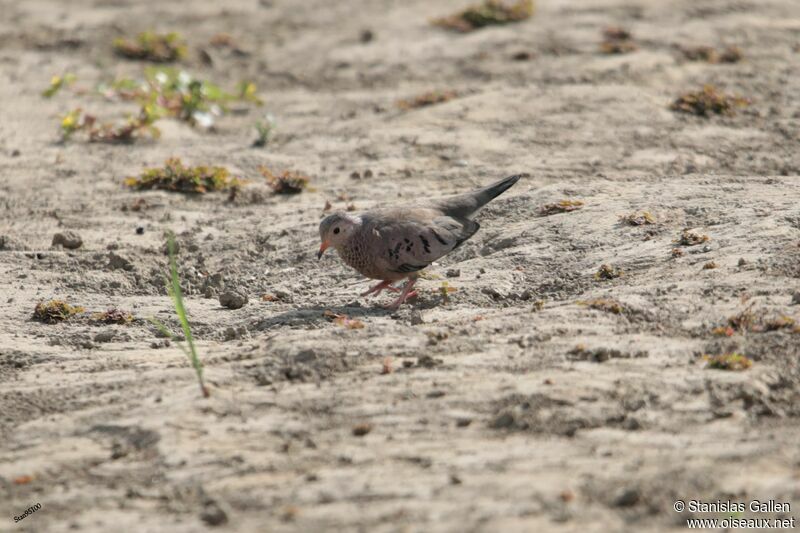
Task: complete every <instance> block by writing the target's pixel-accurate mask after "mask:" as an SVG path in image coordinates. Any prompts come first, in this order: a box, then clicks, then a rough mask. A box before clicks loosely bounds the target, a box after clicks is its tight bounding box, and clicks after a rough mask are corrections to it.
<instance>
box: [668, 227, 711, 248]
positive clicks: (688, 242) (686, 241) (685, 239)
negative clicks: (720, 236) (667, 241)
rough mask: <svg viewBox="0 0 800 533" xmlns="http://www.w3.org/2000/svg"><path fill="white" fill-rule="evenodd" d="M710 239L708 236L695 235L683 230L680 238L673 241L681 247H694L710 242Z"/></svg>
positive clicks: (690, 231) (695, 233)
mask: <svg viewBox="0 0 800 533" xmlns="http://www.w3.org/2000/svg"><path fill="white" fill-rule="evenodd" d="M710 240H711V238H710V237H709V236H708V235H705V234H702V233H697V232H694V231H692V230H689V229H685V230H683V232H681V236H680V237H678V239H677V240H676V241H675V242H677V243H678V244H680V245H681V246H695V245H697V244H702V243H704V242H708V241H710Z"/></svg>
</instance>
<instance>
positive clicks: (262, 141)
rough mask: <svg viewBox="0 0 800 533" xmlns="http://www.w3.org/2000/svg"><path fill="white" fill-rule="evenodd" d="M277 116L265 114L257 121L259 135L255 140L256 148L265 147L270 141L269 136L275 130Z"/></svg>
mask: <svg viewBox="0 0 800 533" xmlns="http://www.w3.org/2000/svg"><path fill="white" fill-rule="evenodd" d="M275 124H276V123H275V117H273V116H272V115H271V114H269V113H268V114H266V115H264V118H263V119H261V120H258V121H256V132H258V137H257V138H256V140H255V141H253V146H254V147H256V148H263V147H265V146H266V145H267V144H268V143H269V138H270V137H271V136H272V132H273V130H275Z"/></svg>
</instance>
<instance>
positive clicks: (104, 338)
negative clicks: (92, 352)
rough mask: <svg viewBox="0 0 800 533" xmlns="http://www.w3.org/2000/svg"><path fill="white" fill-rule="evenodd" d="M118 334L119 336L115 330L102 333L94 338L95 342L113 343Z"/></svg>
mask: <svg viewBox="0 0 800 533" xmlns="http://www.w3.org/2000/svg"><path fill="white" fill-rule="evenodd" d="M116 334H117V332H116V331H114V330H113V329H109V330H105V331H101V332H100V333H98V334H97V335H95V336H94V341H95V342H111V340H112V339H113V338H114V335H116Z"/></svg>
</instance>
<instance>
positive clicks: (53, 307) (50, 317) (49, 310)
mask: <svg viewBox="0 0 800 533" xmlns="http://www.w3.org/2000/svg"><path fill="white" fill-rule="evenodd" d="M84 311H85V309H84V308H83V307H80V306H72V305H70V304H68V303H67V302H65V301H64V300H50V301H49V302H39V303H38V304H36V308H35V309H34V310H33V319H34V320H38V321H39V322H44V323H45V324H56V323H58V322H63V321H64V320H68V319H69V318H71V317H73V316H75V315H77V314H79V313H83V312H84Z"/></svg>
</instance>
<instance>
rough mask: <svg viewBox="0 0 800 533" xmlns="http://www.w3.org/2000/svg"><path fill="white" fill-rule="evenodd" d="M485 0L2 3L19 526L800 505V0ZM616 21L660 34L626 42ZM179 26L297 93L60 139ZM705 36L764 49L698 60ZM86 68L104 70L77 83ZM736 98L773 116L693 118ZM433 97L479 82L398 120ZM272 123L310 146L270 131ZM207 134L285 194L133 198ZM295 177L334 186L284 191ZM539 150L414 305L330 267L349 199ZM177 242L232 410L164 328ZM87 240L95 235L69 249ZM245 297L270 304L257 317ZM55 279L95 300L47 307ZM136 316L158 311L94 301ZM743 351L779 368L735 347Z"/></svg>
mask: <svg viewBox="0 0 800 533" xmlns="http://www.w3.org/2000/svg"><path fill="white" fill-rule="evenodd" d="M464 5H465V3H464V2H462V1H458V0H447V1H438V2H427V1H423V0H408V1H402V2H401V1H392V0H374V1H367V0H349V1H347V2H327V1H323V0H305V1H299V0H261V1H260V2H259V1H256V0H231V1H229V2H224V3H223V2H216V1H211V0H198V1H195V2H191V3H190V2H166V1H153V0H141V1H138V2H133V1H129V0H73V1H70V2H58V1H56V0H36V1H29V2H12V1H4V2H2V14H0V76H1V77H2V83H0V100H2V102H4V105H3V106H2V120H0V169H1V170H2V173H1V175H0V300H1V301H2V311H0V318H2V320H0V530H2V531H29V532H42V531H53V532H60V531H98V532H100V531H110V530H120V531H146V532H162V531H170V532H195V531H201V530H206V529H208V530H220V531H225V530H230V531H243V532H244V531H334V530H335V531H365V532H366V531H369V532H373V531H415V532H416V531H419V532H423V531H424V532H431V531H459V532H461V531H475V532H478V531H667V530H675V531H682V530H684V529H685V520H686V518H687V517H690V516H692V514H691V513H690V512H689V511H685V512H683V513H676V512H675V511H674V510H673V502H674V501H675V500H677V499H683V500H687V501H688V500H691V499H698V500H702V501H716V500H722V501H726V500H732V501H750V500H752V499H759V500H768V499H773V500H776V501H781V502H791V503H792V505H793V506H797V505H800V447H798V445H797V443H798V442H800V426H798V417H800V367H799V366H798V363H800V359H799V358H800V329H799V328H797V327H796V326H795V325H794V323H793V320H795V319H800V313H799V312H798V311H799V310H800V306H798V304H800V295H797V291H798V288H799V287H798V285H799V284H798V280H799V279H800V202H798V198H800V194H798V193H800V189H799V188H798V173H799V172H800V150H798V143H799V142H800V122H798V119H799V118H800V77H799V76H798V74H797V72H798V65H800V3H798V2H797V1H796V0H760V1H755V0H752V1H748V0H726V1H722V0H676V1H670V2H658V1H655V0H652V1H646V0H624V1H621V0H582V1H575V2H569V1H555V0H539V1H538V2H537V6H536V12H535V14H534V16H533V17H531V18H530V19H529V20H526V21H522V22H519V23H516V24H510V25H507V26H497V27H489V28H484V29H481V30H479V31H475V32H471V33H465V34H459V33H453V32H448V31H446V30H444V29H442V28H437V27H434V26H432V25H431V24H430V23H429V21H430V19H432V18H435V17H437V16H441V15H446V14H448V13H451V12H453V11H456V10H458V9H459V8H463V7H464ZM608 27H621V28H625V29H627V30H629V31H630V32H631V33H632V35H633V37H632V38H633V42H634V43H635V46H636V49H635V50H630V51H629V53H621V54H608V53H604V52H603V51H602V50H601V48H600V46H601V42H602V40H603V35H602V32H603V30H604V28H608ZM149 29H158V30H161V31H178V32H180V33H181V34H182V35H184V37H185V38H186V39H187V41H188V45H189V52H190V53H189V55H188V56H187V58H186V59H185V60H184V61H183V63H182V64H181V65H180V66H179V68H183V69H186V70H187V71H190V72H192V73H194V74H196V75H200V76H203V77H205V78H207V79H212V80H215V81H216V82H217V83H219V84H220V85H223V86H225V87H231V86H233V85H234V84H235V83H236V82H237V81H238V80H242V79H249V80H252V81H253V82H255V83H256V84H257V86H258V88H259V91H260V93H261V94H262V97H263V99H264V102H265V105H264V107H263V108H262V109H255V108H252V107H243V108H237V109H235V110H234V112H232V113H230V114H228V115H226V116H223V117H220V118H219V119H218V120H217V123H216V126H215V129H214V131H210V132H204V131H200V130H199V129H197V128H192V127H191V126H189V125H187V124H186V123H183V122H179V121H175V120H169V119H163V120H160V121H159V122H158V125H159V127H160V128H161V130H162V135H161V137H160V138H159V139H157V140H143V141H138V142H136V143H134V144H131V145H108V144H101V143H89V142H86V141H85V140H84V139H82V138H77V137H76V138H75V139H72V140H70V141H68V142H66V143H60V142H57V141H58V122H59V117H60V116H61V115H62V114H63V113H64V112H65V111H66V110H68V109H72V108H75V107H84V108H86V109H90V108H91V110H92V111H93V112H95V113H97V114H98V115H102V116H114V114H115V113H119V110H120V109H128V107H126V106H130V103H125V102H122V103H120V102H119V101H113V99H103V98H99V97H92V96H91V95H90V94H86V92H85V91H81V90H78V88H80V87H83V88H89V89H91V87H93V85H94V84H96V83H98V82H100V81H103V80H108V79H112V78H114V77H118V76H136V75H137V74H138V75H140V74H141V72H142V69H143V68H144V64H143V63H141V62H136V61H127V60H124V59H121V58H119V57H116V56H115V55H114V54H113V52H112V50H111V47H110V43H111V41H112V40H113V39H114V38H115V37H117V36H120V35H126V36H133V35H135V34H136V33H137V32H139V31H144V30H149ZM219 33H227V34H229V35H230V36H231V37H232V38H233V39H234V41H235V43H236V46H235V47H231V46H228V47H224V46H222V47H220V46H217V47H214V46H210V45H208V43H209V40H210V39H212V37H213V36H214V35H217V34H219ZM699 45H708V46H714V47H724V46H737V47H738V48H739V49H740V50H741V52H742V56H743V57H742V59H741V60H740V61H738V62H734V63H708V62H702V61H690V60H689V59H687V58H686V57H685V55H684V53H683V52H682V51H681V47H688V46H699ZM199 49H203V50H204V53H200V52H198V50H199ZM64 72H72V73H74V74H75V75H76V77H77V81H76V82H75V85H74V86H73V87H71V88H69V89H64V90H62V91H61V92H60V93H59V94H57V95H55V96H54V97H53V98H50V99H44V98H42V96H41V95H40V92H41V90H42V89H43V88H45V87H46V86H47V84H48V83H49V81H50V77H51V76H52V75H54V74H61V73H64ZM705 84H711V85H714V86H715V87H717V88H718V89H719V90H721V91H725V92H726V93H730V94H736V95H739V96H741V97H743V98H746V99H748V100H749V102H750V103H749V105H748V106H747V107H742V108H741V109H737V110H736V112H735V113H733V114H722V115H712V116H694V115H691V114H686V113H679V112H676V111H673V110H671V109H670V104H671V103H672V102H673V101H674V100H675V99H676V98H677V97H678V96H679V95H681V94H683V93H686V92H687V91H694V90H698V89H700V88H702V87H703V85H705ZM432 90H439V91H454V92H455V97H454V98H452V99H450V100H449V101H446V102H442V103H438V104H435V105H430V106H427V107H421V108H416V109H401V108H399V107H398V106H397V101H398V100H399V99H404V98H413V97H415V96H417V95H419V94H423V93H425V92H427V91H432ZM89 92H91V91H89ZM128 110H131V111H133V110H134V108H133V107H131V108H130V109H128ZM264 112H270V113H272V114H273V115H274V116H275V118H276V123H277V126H276V130H275V134H274V135H273V137H272V138H271V139H270V142H269V143H268V145H267V146H266V147H264V148H253V147H251V146H250V145H251V143H252V141H253V139H254V136H255V133H254V129H253V124H254V122H255V120H256V119H257V118H258V116H260V114H262V113H264ZM173 156H174V157H180V158H182V159H183V160H184V162H186V163H187V164H189V163H190V164H208V165H222V166H226V167H228V168H229V169H231V171H232V172H234V173H236V174H237V175H241V176H244V177H246V178H248V180H249V182H248V183H246V184H245V185H244V186H242V188H241V190H240V191H239V192H238V194H235V195H229V194H227V193H208V194H205V195H182V194H178V193H172V192H166V191H135V190H131V189H130V188H127V187H125V186H123V179H124V178H125V177H126V176H131V175H135V174H137V173H139V172H140V171H141V170H142V169H143V168H144V167H152V166H159V165H162V164H163V162H164V160H165V159H167V158H168V157H173ZM260 165H266V166H268V167H270V168H275V169H278V170H282V169H296V170H300V171H302V172H304V173H306V174H308V175H309V176H310V177H311V183H310V185H311V188H310V189H308V190H306V191H304V192H302V193H301V194H297V195H292V196H285V195H275V194H272V193H271V191H270V189H269V187H267V185H266V184H265V183H264V180H263V179H262V178H260V177H259V173H258V167H259V166H260ZM520 172H525V173H527V174H529V176H528V177H527V178H525V179H524V180H522V181H520V182H519V183H518V184H517V185H516V186H515V187H514V188H513V189H511V190H510V191H509V192H508V193H506V194H504V195H503V196H501V197H500V198H498V199H497V200H496V201H494V202H493V203H492V204H490V205H489V206H488V207H487V208H486V209H485V210H484V211H483V212H482V213H481V214H480V216H479V221H480V223H481V226H482V228H481V230H480V231H479V232H478V233H477V234H476V235H475V237H474V238H472V239H471V240H470V241H468V242H467V243H466V244H465V245H464V246H462V247H461V248H459V249H458V250H456V251H455V252H453V253H452V254H450V255H448V256H446V257H445V258H443V259H442V260H441V261H440V262H439V263H438V264H434V265H432V266H431V267H430V268H429V269H428V272H427V274H426V276H425V278H424V279H422V280H421V281H420V283H419V284H418V286H419V288H420V291H419V292H420V294H419V296H418V297H417V299H416V300H415V301H413V302H412V303H411V304H410V305H406V306H403V307H402V308H401V309H400V310H399V311H398V312H396V313H393V312H390V311H386V310H384V309H383V308H382V307H381V305H380V304H382V303H386V302H387V301H388V297H385V296H381V297H379V298H377V299H365V298H359V297H358V293H359V292H360V291H362V290H364V288H365V287H366V282H365V281H364V280H362V279H361V278H359V276H358V275H357V274H356V273H355V272H353V271H351V270H348V269H347V268H346V267H345V266H344V265H343V264H342V263H341V262H340V261H339V260H338V258H336V257H335V254H329V255H326V256H325V257H324V258H323V259H322V260H321V261H317V259H316V257H315V252H316V248H317V246H318V244H319V236H318V233H317V225H318V223H319V220H320V217H321V216H322V214H323V206H324V205H325V204H326V202H330V204H331V205H332V207H333V208H334V209H345V208H346V207H348V206H352V207H354V208H355V209H356V210H362V209H367V208H370V207H374V206H379V205H392V204H395V203H397V202H407V201H413V200H414V199H415V198H418V197H432V196H439V195H446V194H451V193H455V192H462V191H465V190H468V189H470V188H473V187H477V186H480V185H483V184H486V183H489V182H491V181H494V180H496V179H499V178H501V177H503V176H505V175H509V174H512V173H520ZM562 201H568V202H573V203H574V204H573V206H574V207H577V208H576V209H573V210H564V209H559V208H558V207H557V206H555V207H554V206H552V205H550V204H558V203H559V202H562ZM577 202H582V205H579V204H577ZM562 205H564V206H566V205H568V204H562ZM548 206H550V207H548ZM644 213H647V216H645V215H644ZM629 215H633V217H632V219H630V220H629V219H626V218H625V217H627V216H629ZM637 217H638V218H637ZM635 222H642V224H639V225H637V224H635ZM168 231H171V232H174V233H175V235H176V236H177V237H176V238H177V243H178V245H179V252H178V256H177V261H178V265H179V272H180V277H181V282H182V286H183V288H184V292H185V298H186V307H187V310H188V315H189V319H190V322H191V326H192V331H193V333H194V336H195V338H196V340H197V344H198V348H199V351H200V356H201V358H202V360H203V362H204V364H205V376H206V379H207V380H208V385H209V389H210V392H211V394H210V397H209V398H202V397H201V396H200V394H199V390H198V387H197V383H196V381H195V377H194V374H193V371H192V368H191V366H190V364H189V362H188V360H187V358H186V357H185V356H184V354H183V353H182V352H181V351H180V349H179V346H177V345H176V344H175V343H174V342H168V341H167V340H166V339H164V338H161V337H159V336H158V335H157V331H156V329H155V328H154V327H153V326H152V325H151V324H150V323H149V322H148V321H147V318H149V317H156V318H158V319H160V320H162V321H164V322H165V323H167V324H168V325H169V326H170V327H172V328H177V326H178V322H177V319H176V316H175V313H174V311H173V308H172V303H171V300H170V299H169V297H168V296H167V293H166V289H165V285H164V275H165V274H166V272H167V257H166V256H165V253H164V243H165V234H166V233H167V232H168ZM684 231H688V233H684ZM67 232H73V233H75V234H77V235H78V236H79V237H80V239H81V241H82V243H81V245H80V247H78V248H76V249H68V248H64V247H63V246H60V245H58V246H53V245H52V242H53V237H54V235H55V234H57V233H62V234H64V233H67ZM706 237H707V239H706ZM67 240H69V239H67ZM604 265H605V267H604ZM444 283H447V285H446V286H445V285H444ZM443 287H445V288H444V289H443ZM447 288H449V289H451V290H450V292H445V291H447V290H448V289H447ZM452 289H454V290H452ZM231 290H233V291H238V292H239V293H241V294H244V295H247V297H248V299H249V302H248V303H247V304H246V305H244V306H243V307H241V308H240V309H235V310H232V309H227V308H224V307H222V306H221V305H220V303H219V299H218V297H219V295H220V294H221V293H224V292H226V291H231ZM54 298H57V299H63V300H65V301H67V302H69V303H70V304H73V305H79V306H82V307H83V308H85V310H86V311H85V312H84V313H79V314H78V315H76V316H74V317H72V318H70V319H68V320H65V321H63V322H59V323H56V324H47V323H41V322H38V321H35V320H33V319H32V313H33V310H34V307H35V306H36V304H37V303H39V302H43V301H48V300H51V299H54ZM109 308H118V309H122V310H124V311H127V312H130V313H132V315H133V317H134V318H133V320H132V321H131V322H130V323H126V324H98V323H97V321H95V320H92V319H91V313H92V312H98V311H103V310H105V309H109ZM327 311H329V313H327V314H326V312H327ZM331 313H333V314H338V315H346V316H348V317H349V318H350V319H351V320H353V321H358V322H347V323H345V325H346V324H351V325H352V324H356V325H358V323H359V322H360V323H361V324H362V325H363V327H362V328H352V329H351V328H348V327H345V326H343V324H342V323H340V322H337V321H334V320H330V314H331ZM731 353H738V354H742V355H744V356H746V357H747V358H749V360H750V361H751V362H752V365H751V366H750V367H749V368H747V369H745V370H739V371H732V370H728V371H726V370H721V369H716V368H713V364H711V361H709V359H708V358H706V357H704V356H705V355H708V356H717V355H723V356H724V355H725V354H731ZM36 503H40V504H41V509H40V510H38V511H36V512H35V513H34V514H32V515H30V516H27V517H26V518H24V520H22V521H20V522H15V521H14V520H13V517H14V516H18V515H20V514H22V513H23V512H24V511H25V509H27V508H28V507H30V506H32V505H35V504H36ZM792 512H796V511H795V509H794V508H792ZM791 515H792V513H783V514H782V515H781V514H780V513H778V514H777V515H775V516H791ZM694 516H706V515H697V514H695V515H694ZM745 516H752V515H751V514H750V513H745ZM757 516H761V517H764V516H767V515H757Z"/></svg>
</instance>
